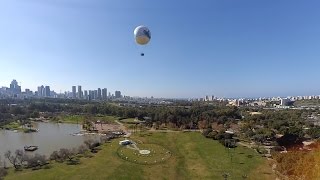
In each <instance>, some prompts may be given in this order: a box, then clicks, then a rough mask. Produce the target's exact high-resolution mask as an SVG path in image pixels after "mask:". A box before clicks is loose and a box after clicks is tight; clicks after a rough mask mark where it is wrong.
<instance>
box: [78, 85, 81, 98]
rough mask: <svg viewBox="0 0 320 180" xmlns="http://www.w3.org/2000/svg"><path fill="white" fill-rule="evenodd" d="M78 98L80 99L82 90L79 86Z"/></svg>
mask: <svg viewBox="0 0 320 180" xmlns="http://www.w3.org/2000/svg"><path fill="white" fill-rule="evenodd" d="M78 98H79V99H82V90H81V86H78Z"/></svg>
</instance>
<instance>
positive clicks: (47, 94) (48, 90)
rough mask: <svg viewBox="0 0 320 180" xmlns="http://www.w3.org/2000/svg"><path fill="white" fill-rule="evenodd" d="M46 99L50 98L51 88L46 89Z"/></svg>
mask: <svg viewBox="0 0 320 180" xmlns="http://www.w3.org/2000/svg"><path fill="white" fill-rule="evenodd" d="M45 97H50V86H46V87H45Z"/></svg>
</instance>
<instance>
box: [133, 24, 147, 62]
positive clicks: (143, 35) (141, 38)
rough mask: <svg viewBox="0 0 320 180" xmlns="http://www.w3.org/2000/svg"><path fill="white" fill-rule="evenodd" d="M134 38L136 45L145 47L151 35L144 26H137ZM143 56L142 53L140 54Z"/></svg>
mask: <svg viewBox="0 0 320 180" xmlns="http://www.w3.org/2000/svg"><path fill="white" fill-rule="evenodd" d="M134 38H135V41H136V43H137V44H138V45H142V46H144V45H147V44H148V43H149V41H150V39H151V33H150V30H149V28H147V27H146V26H142V25H141V26H138V27H136V28H135V29H134ZM141 56H144V53H141Z"/></svg>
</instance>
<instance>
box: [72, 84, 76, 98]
mask: <svg viewBox="0 0 320 180" xmlns="http://www.w3.org/2000/svg"><path fill="white" fill-rule="evenodd" d="M72 98H73V99H76V98H77V87H76V86H72Z"/></svg>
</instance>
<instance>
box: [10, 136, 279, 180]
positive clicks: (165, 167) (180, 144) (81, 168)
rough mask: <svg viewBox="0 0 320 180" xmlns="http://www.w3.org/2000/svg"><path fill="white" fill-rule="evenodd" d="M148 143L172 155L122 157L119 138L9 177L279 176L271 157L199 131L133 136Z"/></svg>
mask: <svg viewBox="0 0 320 180" xmlns="http://www.w3.org/2000/svg"><path fill="white" fill-rule="evenodd" d="M132 139H133V140H135V141H140V142H141V141H142V142H143V143H146V144H148V143H149V144H152V143H156V144H160V145H161V146H163V147H165V148H166V149H168V150H170V152H171V153H172V156H171V157H170V158H169V159H168V160H167V161H165V162H163V163H161V164H155V165H140V164H135V163H132V162H129V161H126V160H123V159H121V158H120V157H119V156H118V155H117V150H118V148H119V145H118V142H119V139H116V140H113V141H112V143H107V144H104V145H103V146H102V147H103V148H102V150H101V151H100V152H99V153H97V154H96V155H95V156H94V157H93V158H89V159H86V158H83V159H81V164H80V165H75V166H70V165H66V164H60V163H55V164H53V167H52V168H51V169H43V170H37V171H31V170H24V171H22V172H14V171H13V170H11V171H10V173H9V175H8V176H7V177H6V178H5V179H8V180H11V179H12V180H15V179H24V180H28V179H46V180H50V179H75V180H78V179H223V177H222V174H223V173H224V172H228V173H229V174H230V177H229V178H228V179H242V176H243V175H247V176H248V179H257V178H258V179H259V180H260V179H261V180H263V179H275V177H274V176H273V175H272V171H271V168H270V167H269V166H268V165H267V164H268V163H267V160H266V159H264V158H262V157H260V156H259V155H258V154H257V153H256V152H254V151H253V150H251V149H248V148H244V147H237V148H236V149H235V151H234V152H233V153H234V154H233V158H232V162H231V158H230V154H231V152H228V150H226V149H225V148H224V146H222V145H221V144H219V143H218V142H217V141H213V140H210V139H206V138H204V137H203V136H202V135H201V134H199V133H195V132H193V133H183V132H175V133H147V134H146V135H144V136H143V137H140V136H134V137H132Z"/></svg>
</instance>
